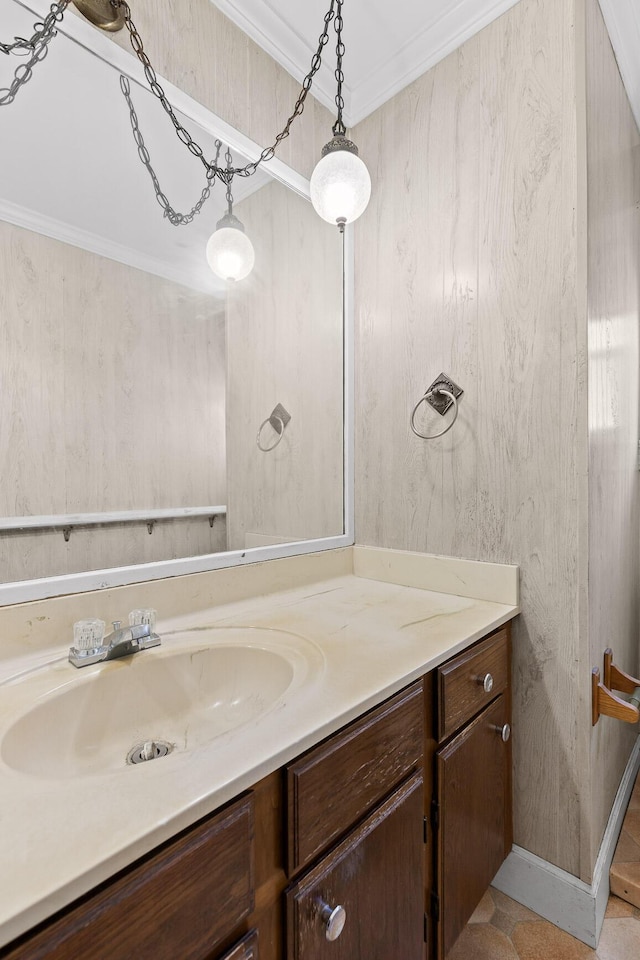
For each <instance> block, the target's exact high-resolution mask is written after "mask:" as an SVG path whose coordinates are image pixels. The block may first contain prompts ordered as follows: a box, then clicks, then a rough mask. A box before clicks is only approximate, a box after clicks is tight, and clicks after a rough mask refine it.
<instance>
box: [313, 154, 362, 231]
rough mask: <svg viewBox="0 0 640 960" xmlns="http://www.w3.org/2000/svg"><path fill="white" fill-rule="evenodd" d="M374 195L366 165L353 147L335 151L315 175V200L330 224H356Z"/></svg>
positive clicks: (325, 157)
mask: <svg viewBox="0 0 640 960" xmlns="http://www.w3.org/2000/svg"><path fill="white" fill-rule="evenodd" d="M370 197H371V177H370V176H369V171H368V170H367V168H366V165H365V164H364V163H363V161H362V160H361V159H360V157H358V156H356V154H355V153H351V152H350V151H349V150H333V151H331V152H330V153H327V154H326V156H324V157H323V158H322V159H321V160H320V161H319V162H318V164H317V165H316V168H315V170H314V171H313V173H312V174H311V202H312V204H313V206H314V209H315V211H316V213H318V214H319V215H320V216H321V217H322V219H323V220H326V221H327V222H328V223H352V222H353V221H354V220H357V219H358V217H359V216H360V215H361V214H363V213H364V211H365V210H366V209H367V204H368V203H369V198H370Z"/></svg>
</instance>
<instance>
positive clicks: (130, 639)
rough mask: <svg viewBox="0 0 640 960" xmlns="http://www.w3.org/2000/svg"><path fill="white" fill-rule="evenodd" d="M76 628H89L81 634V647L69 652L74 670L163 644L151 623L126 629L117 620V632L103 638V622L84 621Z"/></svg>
mask: <svg viewBox="0 0 640 960" xmlns="http://www.w3.org/2000/svg"><path fill="white" fill-rule="evenodd" d="M154 618H155V614H154ZM99 624H101V625H102V630H100V627H99V626H97V625H99ZM76 626H77V627H80V626H85V629H84V630H80V631H79V634H78V636H79V637H81V639H80V641H79V645H78V643H77V644H76V645H75V646H73V647H71V648H70V650H69V662H70V663H72V664H73V666H74V667H88V666H89V665H90V664H92V663H101V662H102V661H103V660H117V659H119V658H120V657H127V656H129V655H130V654H132V653H139V652H140V651H141V650H148V649H149V648H150V647H157V646H159V644H160V643H161V640H160V637H159V636H158V635H157V633H154V632H153V625H152V624H151V623H136V624H132V625H130V626H128V627H123V626H122V621H121V620H114V621H113V631H112V632H111V633H110V634H108V635H107V636H106V637H104V636H103V634H104V623H103V622H102V621H101V620H93V621H82V622H81V623H80V624H76Z"/></svg>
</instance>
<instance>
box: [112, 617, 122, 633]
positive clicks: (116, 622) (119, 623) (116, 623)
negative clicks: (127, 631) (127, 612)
mask: <svg viewBox="0 0 640 960" xmlns="http://www.w3.org/2000/svg"><path fill="white" fill-rule="evenodd" d="M111 626H112V627H113V630H114V633H115V631H116V630H119V629H120V627H121V626H122V620H112V621H111Z"/></svg>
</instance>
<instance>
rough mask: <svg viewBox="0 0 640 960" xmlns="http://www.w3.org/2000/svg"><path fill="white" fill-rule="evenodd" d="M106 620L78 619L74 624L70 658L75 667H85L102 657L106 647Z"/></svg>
mask: <svg viewBox="0 0 640 960" xmlns="http://www.w3.org/2000/svg"><path fill="white" fill-rule="evenodd" d="M104 628H105V623H104V620H78V621H77V622H76V623H74V625H73V646H72V647H70V648H69V660H70V662H71V663H72V664H73V665H74V667H85V666H88V665H89V664H91V663H97V662H98V661H99V660H101V659H102V656H103V651H104V649H105V647H104Z"/></svg>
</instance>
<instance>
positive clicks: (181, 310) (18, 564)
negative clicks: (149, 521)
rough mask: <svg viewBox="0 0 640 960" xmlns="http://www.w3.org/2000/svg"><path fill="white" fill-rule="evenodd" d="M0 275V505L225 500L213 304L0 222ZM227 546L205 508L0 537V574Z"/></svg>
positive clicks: (2, 510) (219, 312)
mask: <svg viewBox="0 0 640 960" xmlns="http://www.w3.org/2000/svg"><path fill="white" fill-rule="evenodd" d="M0 276H2V278H3V279H2V283H1V284H0V318H1V326H0V337H1V343H2V349H0V382H1V383H2V385H3V402H2V405H0V436H2V438H3V442H2V444H0V475H1V476H2V484H1V485H0V516H3V517H7V516H8V517H13V516H31V515H49V514H66V513H93V512H104V511H111V510H136V509H143V508H147V507H148V508H162V507H194V506H205V505H209V504H215V505H217V504H224V503H226V472H225V338H224V306H223V304H221V303H220V302H217V301H215V300H214V299H213V298H212V297H210V296H207V295H205V294H201V293H197V292H194V291H192V290H189V289H187V288H185V287H181V286H179V285H177V284H175V283H171V282H170V281H167V280H162V279H160V278H159V277H156V276H153V275H151V274H148V273H145V272H143V271H141V270H135V269H133V268H131V267H127V266H124V265H123V264H120V263H116V262H114V261H112V260H107V259H105V258H103V257H99V256H96V255H95V254H92V253H87V252H85V251H82V250H79V249H77V248H76V247H71V246H68V245H66V244H64V243H60V242H58V241H56V240H50V239H48V238H47V237H42V236H40V235H38V234H36V233H32V232H30V231H28V230H23V229H21V228H19V227H14V226H12V225H11V224H8V223H4V222H0ZM185 425H188V429H185ZM225 547H226V544H225V524H224V520H217V521H216V522H215V524H214V527H213V530H212V529H210V527H209V523H208V520H207V518H206V517H205V518H203V519H201V520H198V521H195V520H194V521H179V522H177V521H176V522H169V523H159V524H157V525H156V527H155V529H154V532H153V534H152V535H149V534H148V532H147V529H146V526H145V525H144V524H137V525H135V526H126V527H122V526H118V527H108V528H100V529H96V528H91V529H87V530H82V531H74V532H73V533H72V534H71V539H70V540H69V542H68V543H65V541H64V538H63V536H62V533H61V532H59V531H58V532H56V533H52V532H49V533H35V532H34V533H28V534H26V533H25V534H17V535H8V534H4V535H0V580H1V581H2V582H7V581H12V580H20V579H31V578H34V577H43V576H52V575H57V574H58V575H59V574H64V573H75V572H78V571H82V570H92V569H100V568H102V567H109V566H121V565H125V564H129V563H140V562H144V561H151V560H156V559H158V560H159V559H170V558H173V557H180V556H191V555H194V554H199V553H210V552H213V551H216V550H221V549H225Z"/></svg>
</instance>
